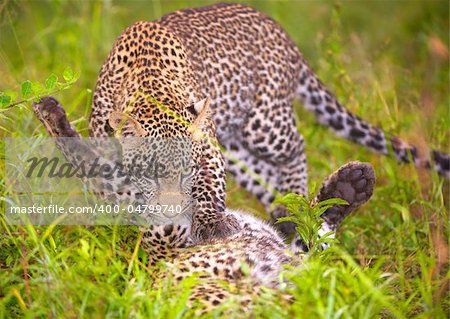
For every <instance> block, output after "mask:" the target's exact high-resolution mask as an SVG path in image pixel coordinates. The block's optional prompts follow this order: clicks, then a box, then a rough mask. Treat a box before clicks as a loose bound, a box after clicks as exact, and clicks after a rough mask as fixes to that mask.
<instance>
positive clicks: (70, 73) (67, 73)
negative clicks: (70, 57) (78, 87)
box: [63, 66, 75, 82]
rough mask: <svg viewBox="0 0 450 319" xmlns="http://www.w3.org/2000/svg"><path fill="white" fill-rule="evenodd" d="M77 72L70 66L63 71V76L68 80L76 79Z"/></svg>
mask: <svg viewBox="0 0 450 319" xmlns="http://www.w3.org/2000/svg"><path fill="white" fill-rule="evenodd" d="M74 77H75V73H74V72H73V70H72V68H71V67H70V66H68V67H67V68H66V69H65V70H64V72H63V78H64V80H65V81H66V82H70V81H72V80H73V79H74Z"/></svg>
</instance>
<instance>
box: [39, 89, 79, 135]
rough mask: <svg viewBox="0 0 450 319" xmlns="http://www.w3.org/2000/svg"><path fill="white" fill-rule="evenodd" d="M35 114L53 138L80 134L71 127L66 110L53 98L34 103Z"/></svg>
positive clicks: (45, 98)
mask: <svg viewBox="0 0 450 319" xmlns="http://www.w3.org/2000/svg"><path fill="white" fill-rule="evenodd" d="M33 109H34V113H35V114H36V116H37V118H38V119H39V120H40V121H41V122H42V124H44V126H45V128H46V129H47V132H48V133H49V134H50V136H53V137H75V136H78V133H77V132H76V131H75V130H74V129H73V128H72V126H71V125H70V123H69V121H68V119H67V116H66V112H65V111H64V108H63V107H62V106H61V104H59V102H58V101H57V100H56V99H55V98H54V97H52V96H45V97H43V98H41V99H40V101H39V102H37V103H36V102H35V103H33Z"/></svg>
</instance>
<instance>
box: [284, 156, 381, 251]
mask: <svg viewBox="0 0 450 319" xmlns="http://www.w3.org/2000/svg"><path fill="white" fill-rule="evenodd" d="M374 186H375V173H374V170H373V168H372V166H371V165H370V164H367V163H361V162H349V163H347V164H345V165H343V166H341V167H340V168H339V169H338V170H337V171H335V172H334V173H332V174H330V175H329V176H328V177H327V178H326V179H325V181H324V182H323V183H322V187H321V189H320V191H319V193H318V195H317V197H316V198H315V200H314V202H321V201H324V200H327V199H330V198H340V199H343V200H345V201H347V203H348V205H334V206H332V207H330V208H329V209H327V210H326V211H325V212H324V213H323V214H322V215H321V217H322V218H323V220H324V223H323V225H322V229H321V230H320V231H319V235H324V234H325V233H328V232H330V231H331V232H335V231H336V229H337V228H338V227H339V225H340V224H341V223H342V221H343V220H344V219H345V218H346V217H347V216H348V215H349V214H350V213H351V212H353V211H354V210H356V209H357V208H358V207H359V206H361V205H362V204H364V203H365V202H367V201H368V200H369V198H370V197H371V196H372V193H373V188H374ZM322 248H323V249H325V248H328V246H327V245H326V244H323V245H322ZM291 250H292V251H294V252H299V251H303V252H305V251H307V250H308V246H307V245H306V244H305V243H304V242H303V240H301V239H300V237H299V236H298V235H296V237H295V238H294V240H293V241H292V244H291Z"/></svg>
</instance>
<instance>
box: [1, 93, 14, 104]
mask: <svg viewBox="0 0 450 319" xmlns="http://www.w3.org/2000/svg"><path fill="white" fill-rule="evenodd" d="M11 100H12V99H11V97H10V96H9V95H3V94H2V95H0V107H5V106H7V105H9V104H10V103H11Z"/></svg>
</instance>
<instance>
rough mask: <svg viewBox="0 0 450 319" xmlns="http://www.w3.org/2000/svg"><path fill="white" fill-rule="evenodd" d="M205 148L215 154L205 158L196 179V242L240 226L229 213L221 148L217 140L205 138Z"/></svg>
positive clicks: (228, 232)
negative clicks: (216, 142)
mask: <svg viewBox="0 0 450 319" xmlns="http://www.w3.org/2000/svg"><path fill="white" fill-rule="evenodd" d="M203 148H204V150H206V152H207V153H209V154H213V156H208V158H206V159H203V160H202V161H201V163H202V164H201V165H202V166H201V167H200V170H199V172H198V174H197V176H199V178H197V180H196V181H194V183H193V187H192V197H193V199H194V203H195V204H194V208H193V209H194V211H193V216H192V238H193V240H194V241H195V242H200V241H209V240H211V239H213V238H225V237H228V236H230V235H233V234H234V233H236V232H237V231H239V229H240V225H239V223H238V222H237V220H236V218H234V217H233V216H231V215H229V214H226V213H225V195H226V194H225V180H226V178H225V168H224V166H225V164H224V160H223V156H222V154H221V153H220V150H219V149H218V148H217V147H216V145H215V144H214V143H211V142H205V143H204V144H203Z"/></svg>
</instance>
